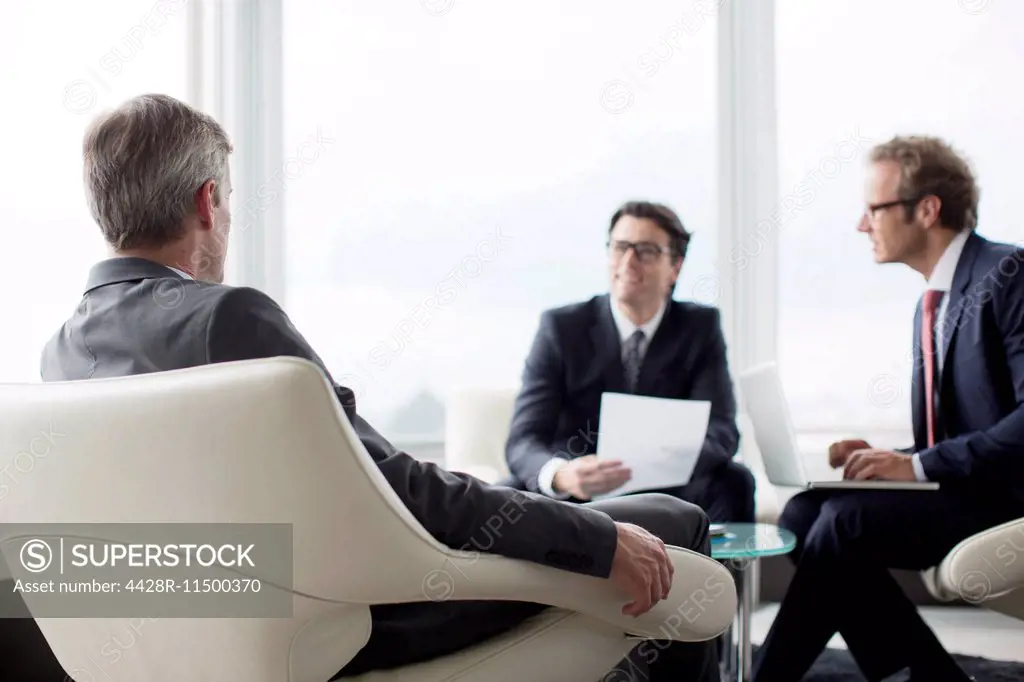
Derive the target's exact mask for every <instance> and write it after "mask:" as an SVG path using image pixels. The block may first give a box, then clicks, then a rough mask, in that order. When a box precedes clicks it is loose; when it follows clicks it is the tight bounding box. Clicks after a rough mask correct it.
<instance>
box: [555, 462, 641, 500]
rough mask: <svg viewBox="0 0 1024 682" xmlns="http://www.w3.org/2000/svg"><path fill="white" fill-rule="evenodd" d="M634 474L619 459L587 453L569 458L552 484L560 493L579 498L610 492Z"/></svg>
mask: <svg viewBox="0 0 1024 682" xmlns="http://www.w3.org/2000/svg"><path fill="white" fill-rule="evenodd" d="M632 476H633V472H632V471H631V470H629V469H627V468H626V467H624V466H622V462H621V461H619V460H617V459H602V460H599V459H598V458H597V455H586V456H584V457H577V458H576V459H571V460H569V463H568V464H566V465H564V466H563V467H562V468H561V469H559V470H558V473H556V474H555V478H554V480H553V481H552V485H553V486H554V488H555V490H556V491H557V492H560V493H569V494H570V495H572V496H573V497H575V498H576V499H579V500H589V499H590V498H591V497H592V496H593V495H603V494H604V493H610V492H611V491H613V490H615V489H616V488H618V487H619V486H621V485H623V484H624V483H625V482H626V481H628V480H629V479H630V478H631V477H632Z"/></svg>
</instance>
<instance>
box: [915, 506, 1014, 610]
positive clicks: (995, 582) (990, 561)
mask: <svg viewBox="0 0 1024 682" xmlns="http://www.w3.org/2000/svg"><path fill="white" fill-rule="evenodd" d="M923 577H924V584H925V586H926V587H927V588H928V591H929V592H931V593H932V596H934V597H935V598H936V599H938V600H940V601H956V600H962V601H966V602H968V603H971V604H976V605H978V606H983V607H985V608H987V609H992V610H993V611H998V612H1000V613H1004V614H1006V615H1008V616H1013V617H1014V618H1020V619H1022V620H1024V518H1021V519H1016V520H1015V521H1009V522H1007V523H1004V524H1001V525H999V526H996V527H995V528H990V529H988V530H986V531H983V532H981V533H978V534H977V535H972V536H971V537H969V538H966V539H965V540H963V541H962V542H960V543H959V544H958V545H957V546H956V547H954V548H953V549H952V551H950V553H949V554H947V555H946V558H945V559H943V560H942V562H941V563H940V564H939V565H938V566H936V567H934V568H930V569H928V570H927V571H925V572H924V575H923Z"/></svg>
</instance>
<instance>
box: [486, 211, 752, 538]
mask: <svg viewBox="0 0 1024 682" xmlns="http://www.w3.org/2000/svg"><path fill="white" fill-rule="evenodd" d="M689 241H690V233H689V232H687V230H686V229H685V228H684V227H683V224H682V222H681V221H680V219H679V217H678V216H677V215H676V214H675V212H674V211H672V209H670V208H668V207H667V206H664V205H662V204H657V203H652V202H646V201H631V202H628V203H626V204H624V205H623V206H621V207H620V208H619V209H618V210H617V211H615V213H614V215H613V216H612V218H611V222H610V225H609V229H608V265H607V267H608V278H609V285H610V291H609V293H607V294H603V295H599V296H595V297H593V298H591V299H590V300H588V301H583V302H580V303H574V304H571V305H568V306H564V307H560V308H556V309H553V310H548V311H546V312H544V313H543V315H542V316H541V321H540V329H539V331H538V332H537V335H536V338H535V340H534V342H533V347H532V349H531V350H530V353H529V357H528V358H527V360H526V366H525V369H524V371H523V375H522V388H521V391H520V393H519V396H518V398H517V400H516V406H515V414H514V417H513V419H512V425H511V431H510V436H509V439H508V444H507V447H506V459H507V462H508V467H509V470H510V471H511V472H512V480H511V481H508V482H507V483H509V484H510V485H513V486H518V487H524V488H526V489H527V490H531V491H534V492H541V493H544V494H546V495H548V496H551V497H554V498H558V499H564V500H570V501H574V502H581V501H586V500H590V499H592V498H593V497H594V496H597V495H602V494H604V493H611V492H613V491H614V490H616V489H617V488H619V487H621V486H622V485H623V484H624V483H626V482H627V481H629V479H630V476H631V472H630V470H629V469H628V468H627V467H626V466H624V465H623V463H622V462H618V461H609V460H599V459H598V458H597V455H596V453H597V452H598V450H599V447H598V446H599V443H598V432H599V427H600V425H599V424H598V416H599V412H600V404H601V395H602V394H603V393H605V392H620V393H621V392H627V393H635V394H638V395H646V396H657V397H662V398H682V399H692V400H707V401H710V402H711V416H710V420H709V425H708V431H707V436H706V438H705V440H704V446H703V449H702V451H701V454H700V457H699V459H698V461H697V464H696V467H695V469H694V471H693V473H692V475H691V478H690V481H689V482H688V483H687V484H686V485H684V486H681V487H674V488H667V489H664V490H660V491H657V492H662V493H667V494H669V495H672V496H674V497H677V498H680V499H682V500H685V501H687V502H691V503H693V504H696V505H698V506H700V507H701V508H703V509H704V511H705V512H706V513H707V515H708V517H709V518H710V520H711V521H713V522H716V521H717V522H725V521H753V520H754V478H753V476H752V475H751V473H750V471H749V470H748V469H747V468H746V467H744V466H743V465H741V464H739V463H737V462H735V461H734V460H733V457H734V455H735V454H736V451H737V448H738V445H739V432H738V429H737V427H736V401H735V397H734V394H733V386H732V379H731V377H730V374H729V368H728V364H727V360H726V347H725V340H724V338H723V334H722V329H721V322H720V316H719V312H718V310H717V309H715V308H712V307H709V306H705V305H700V304H697V303H693V302H688V301H686V302H684V301H676V300H673V298H672V294H673V290H674V289H675V284H676V281H677V279H678V278H679V272H680V270H681V268H682V266H683V261H684V259H685V257H686V250H687V246H688V244H689Z"/></svg>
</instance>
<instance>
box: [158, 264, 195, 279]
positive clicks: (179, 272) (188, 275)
mask: <svg viewBox="0 0 1024 682" xmlns="http://www.w3.org/2000/svg"><path fill="white" fill-rule="evenodd" d="M164 267H167V268H171V266H170V265H166V266H164ZM171 270H174V271H175V272H176V273H178V274H179V275H181V276H182V277H184V278H185V279H193V277H192V275H190V274H188V273H187V272H182V271H181V270H179V269H178V268H171Z"/></svg>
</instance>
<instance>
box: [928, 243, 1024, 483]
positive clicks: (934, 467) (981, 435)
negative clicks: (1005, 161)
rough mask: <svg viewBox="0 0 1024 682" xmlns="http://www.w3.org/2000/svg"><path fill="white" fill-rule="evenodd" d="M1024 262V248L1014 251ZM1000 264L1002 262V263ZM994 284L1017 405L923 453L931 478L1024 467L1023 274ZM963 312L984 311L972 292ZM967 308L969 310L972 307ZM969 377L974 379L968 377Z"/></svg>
mask: <svg viewBox="0 0 1024 682" xmlns="http://www.w3.org/2000/svg"><path fill="white" fill-rule="evenodd" d="M1015 258H1016V259H1017V260H1018V265H1019V261H1020V260H1024V251H1018V252H1016V254H1015ZM1000 265H1002V263H1000ZM999 271H1000V273H1001V274H1003V275H1004V276H1003V277H1001V278H998V280H997V281H996V283H995V284H993V285H992V291H993V292H995V293H994V295H993V296H992V298H991V313H992V314H991V319H992V320H993V323H994V324H995V325H996V327H997V328H998V330H999V335H1000V336H1001V337H1002V341H1003V344H1002V345H1003V350H1004V354H1005V359H1006V371H1007V372H1008V373H1009V377H1010V382H1011V384H1012V386H1013V392H1014V398H1015V401H1016V407H1015V408H1014V409H1013V410H1012V411H1010V412H1009V414H1007V415H1006V416H1005V417H1003V418H1002V419H1001V420H999V421H998V422H996V423H995V424H994V425H992V426H991V427H990V428H988V429H985V430H983V431H975V432H972V433H967V434H964V435H961V436H958V437H956V438H951V439H949V440H944V441H942V442H940V443H937V444H936V445H935V446H933V447H930V448H926V449H923V450H921V451H920V452H919V456H920V458H921V465H922V468H923V469H924V472H925V474H926V475H927V476H928V478H929V480H932V481H940V482H941V481H944V480H950V479H958V478H967V477H969V476H972V475H973V474H976V473H980V472H982V471H985V472H993V471H996V472H1004V473H1005V475H1006V476H1007V477H1009V478H1011V479H1012V478H1013V476H1014V474H1015V473H1016V475H1018V476H1019V475H1020V472H1021V471H1022V468H1024V454H1022V453H1024V272H1020V268H1019V267H1018V268H1016V269H1014V271H1013V274H1012V275H1006V274H1005V273H1002V268H1001V267H1000V268H999ZM964 304H965V308H964V310H963V312H962V315H968V314H971V315H984V314H985V313H984V312H981V311H980V309H981V308H982V306H981V305H980V304H979V302H978V301H977V300H976V299H974V297H973V295H970V296H967V297H965V299H964ZM968 306H969V308H968ZM967 380H968V381H970V378H969V377H968V378H967Z"/></svg>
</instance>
